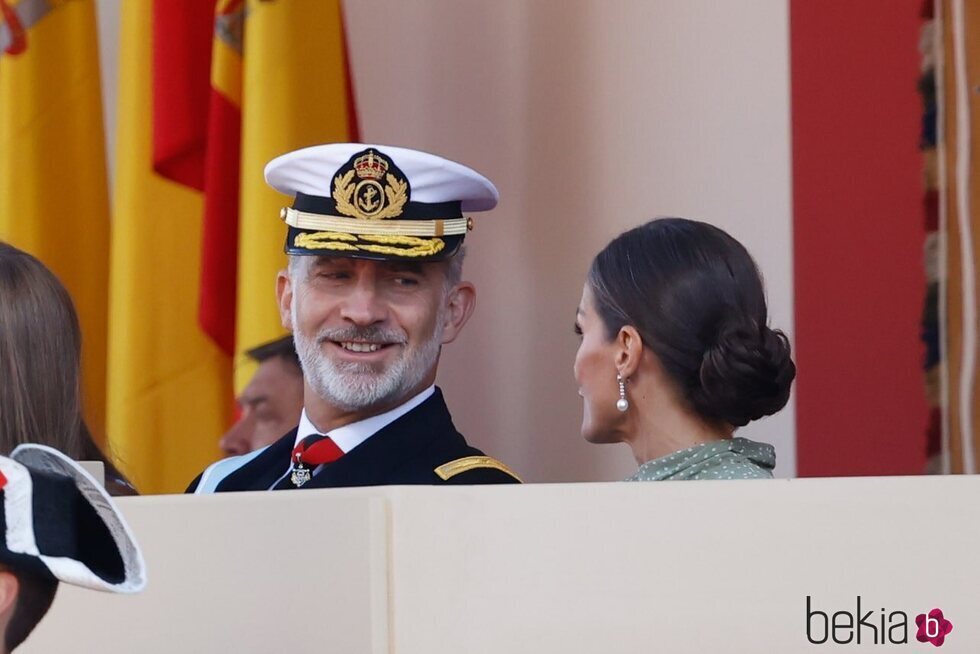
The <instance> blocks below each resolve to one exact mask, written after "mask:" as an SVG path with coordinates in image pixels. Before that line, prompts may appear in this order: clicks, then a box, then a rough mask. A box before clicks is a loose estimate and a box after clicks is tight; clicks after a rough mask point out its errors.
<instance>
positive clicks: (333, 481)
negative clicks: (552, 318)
mask: <svg viewBox="0 0 980 654" xmlns="http://www.w3.org/2000/svg"><path fill="white" fill-rule="evenodd" d="M295 441H296V430H295V429H293V430H292V431H291V432H289V433H288V434H286V435H285V436H283V437H282V438H280V439H279V440H278V441H276V442H275V443H273V444H272V445H269V446H268V447H266V448H265V449H264V450H262V451H260V452H259V453H258V454H257V455H255V456H252V457H249V455H245V456H244V457H241V458H242V459H244V460H245V462H244V464H243V465H241V466H240V467H238V468H237V469H234V468H232V469H231V471H230V472H226V473H222V474H223V475H224V477H223V479H221V480H220V481H219V482H218V483H217V485H216V486H215V485H214V482H213V480H211V481H210V482H209V484H208V486H210V487H213V489H214V492H223V491H251V490H267V489H269V488H270V487H272V485H273V484H276V480H278V479H279V478H280V477H282V476H283V475H284V474H285V473H286V471H287V470H288V469H289V465H290V456H291V454H292V450H293V446H294V444H295ZM206 472H207V471H205V473H202V475H204V474H206ZM202 475H198V477H197V479H195V480H194V481H193V482H192V483H191V485H190V487H189V488H188V489H187V491H188V492H195V490H196V489H197V487H198V484H199V482H200V481H201V478H202ZM519 482H520V480H519V479H518V478H517V477H516V476H515V475H514V474H513V473H512V472H510V470H508V469H507V467H506V466H504V465H503V464H502V463H500V462H499V461H497V460H496V459H492V458H490V457H488V456H485V455H484V454H483V452H481V451H480V450H478V449H476V448H475V447H470V446H469V445H467V444H466V441H465V440H464V439H463V436H462V435H461V434H460V433H459V432H457V431H456V428H455V427H454V426H453V421H452V417H451V416H450V415H449V409H447V408H446V403H445V401H444V400H443V398H442V392H441V391H440V390H439V389H438V388H436V389H435V392H434V393H433V394H432V396H431V397H429V398H428V399H427V400H425V401H424V402H423V403H422V404H420V405H419V406H417V407H415V408H414V409H412V410H411V411H409V412H408V413H406V414H405V415H403V416H401V417H400V418H398V419H397V420H395V421H394V422H392V423H391V424H389V425H387V426H386V427H383V428H382V429H380V430H379V431H378V432H377V433H375V434H374V435H373V436H371V437H370V438H368V439H367V440H366V441H364V442H363V443H361V444H360V445H358V446H357V447H355V448H354V449H353V450H351V451H350V452H347V453H346V454H344V456H342V457H341V458H340V459H338V460H337V461H335V462H333V463H330V464H328V465H326V466H324V467H323V468H322V469H321V470H320V471H319V472H318V473H317V474H315V475H314V476H313V478H312V479H310V480H309V481H308V482H307V483H306V484H304V485H303V488H334V487H339V486H381V485H387V484H506V483H519ZM293 488H294V486H293V484H292V483H291V482H290V480H289V476H288V475H287V476H286V479H285V480H283V481H282V482H280V483H278V484H276V490H280V489H293Z"/></svg>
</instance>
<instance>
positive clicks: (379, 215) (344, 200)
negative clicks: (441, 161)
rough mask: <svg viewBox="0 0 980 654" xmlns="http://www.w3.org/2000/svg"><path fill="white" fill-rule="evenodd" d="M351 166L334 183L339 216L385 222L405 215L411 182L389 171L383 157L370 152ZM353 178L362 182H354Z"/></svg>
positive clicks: (388, 163) (355, 160) (389, 165)
mask: <svg viewBox="0 0 980 654" xmlns="http://www.w3.org/2000/svg"><path fill="white" fill-rule="evenodd" d="M348 165H349V166H351V167H350V169H348V170H347V171H346V172H340V173H339V174H338V175H337V176H336V177H335V178H334V180H333V187H334V188H333V199H334V202H335V203H336V205H337V211H338V212H339V213H341V214H343V215H345V216H350V217H351V218H359V219H362V220H383V219H385V218H395V217H397V216H400V215H401V214H402V211H403V209H404V207H405V203H406V202H408V181H407V180H405V179H404V178H401V177H398V176H396V175H395V174H393V173H392V172H388V171H389V170H390V169H391V168H392V166H391V162H390V161H389V160H388V159H387V158H385V156H384V155H382V154H381V153H376V152H375V151H374V150H368V151H367V152H366V153H364V154H362V155H361V156H359V157H357V158H356V159H354V161H353V164H348ZM343 170H344V169H343V168H342V169H341V171H343ZM395 170H396V171H397V170H398V169H397V168H395ZM354 175H357V177H358V179H360V180H361V181H359V182H356V183H355V182H354ZM382 179H384V182H385V183H384V185H382V184H381V181H380V180H382Z"/></svg>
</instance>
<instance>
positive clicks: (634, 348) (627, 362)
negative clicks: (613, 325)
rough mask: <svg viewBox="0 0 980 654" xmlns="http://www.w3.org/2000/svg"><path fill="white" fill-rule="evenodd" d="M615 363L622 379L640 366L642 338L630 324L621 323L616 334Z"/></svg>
mask: <svg viewBox="0 0 980 654" xmlns="http://www.w3.org/2000/svg"><path fill="white" fill-rule="evenodd" d="M615 352H616V354H615V357H616V359H615V365H616V372H618V373H619V374H620V375H621V376H622V378H623V379H629V378H630V377H632V376H633V373H635V372H636V369H637V368H639V367H640V359H641V358H642V357H643V339H642V338H640V332H638V331H636V327H633V326H632V325H623V326H622V327H621V328H620V330H619V333H618V334H616V350H615Z"/></svg>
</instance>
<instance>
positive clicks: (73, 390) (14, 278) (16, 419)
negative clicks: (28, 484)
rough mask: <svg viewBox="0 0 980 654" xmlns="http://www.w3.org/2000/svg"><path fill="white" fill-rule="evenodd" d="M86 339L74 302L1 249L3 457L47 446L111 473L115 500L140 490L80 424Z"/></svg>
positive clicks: (30, 264) (34, 262) (32, 266)
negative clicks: (29, 445) (24, 448)
mask: <svg viewBox="0 0 980 654" xmlns="http://www.w3.org/2000/svg"><path fill="white" fill-rule="evenodd" d="M81 352H82V334H81V329H80V327H79V322H78V314H77V313H76V312H75V306H74V304H73V303H72V300H71V296H70V295H69V294H68V291H67V290H66V289H65V287H64V286H63V285H62V283H61V282H60V281H59V280H58V278H57V277H55V275H54V274H53V273H52V272H51V271H50V270H48V268H47V267H46V266H45V265H44V264H43V263H41V262H40V261H39V260H38V259H37V258H35V257H33V256H32V255H30V254H28V253H27V252H24V251H23V250H19V249H18V248H16V247H14V246H12V245H9V244H7V243H3V242H0V380H3V381H2V383H0V454H9V453H10V452H11V451H12V450H13V449H14V448H15V447H16V446H17V445H18V444H20V443H43V444H45V445H50V446H51V447H54V448H56V449H58V450H59V451H61V452H64V453H65V454H67V455H68V456H70V457H71V458H73V459H75V460H86V459H90V460H97V461H102V462H103V463H104V464H105V466H106V485H107V487H108V488H110V490H111V492H113V494H133V493H135V490H134V489H133V487H132V485H130V484H129V482H128V480H126V478H125V477H124V476H123V475H122V474H121V473H120V472H119V471H118V470H117V469H116V467H115V466H114V465H113V463H112V461H111V460H109V458H107V457H106V456H105V454H104V453H103V452H102V451H101V450H100V449H99V447H98V445H97V444H96V442H95V440H94V439H93V437H92V434H91V433H90V432H89V429H88V427H87V426H86V424H85V421H84V419H83V417H82V382H81Z"/></svg>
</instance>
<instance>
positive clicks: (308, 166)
mask: <svg viewBox="0 0 980 654" xmlns="http://www.w3.org/2000/svg"><path fill="white" fill-rule="evenodd" d="M265 174H266V180H267V181H268V182H269V184H270V185H271V186H272V187H273V188H275V189H276V190H278V191H280V192H281V193H284V194H286V195H290V196H293V197H294V198H295V199H294V202H293V205H292V206H291V207H289V208H286V209H284V210H283V213H282V217H283V220H284V221H285V222H286V224H287V225H288V231H287V236H286V246H285V250H286V253H287V254H288V255H289V265H288V268H287V269H286V270H284V271H282V272H281V273H280V274H279V278H278V282H277V284H278V285H277V294H278V300H279V309H280V315H281V318H282V324H283V326H284V327H286V328H287V329H289V330H290V331H291V332H292V333H293V337H294V339H295V342H296V350H297V352H298V354H299V359H300V362H301V364H302V367H303V372H304V378H305V406H306V409H307V412H311V410H312V411H313V412H314V413H315V414H316V418H315V419H316V420H317V421H318V423H328V424H320V425H319V426H320V427H321V428H322V429H327V428H329V427H330V426H331V425H330V424H329V423H333V424H334V425H336V424H343V423H345V422H351V421H354V420H360V419H363V418H365V417H369V416H372V415H377V414H380V413H383V412H385V411H387V410H389V409H392V408H394V407H396V406H398V405H400V404H402V403H404V402H405V401H407V400H409V399H411V398H412V397H413V396H415V395H417V394H418V393H420V392H421V391H423V390H425V389H426V388H428V387H429V386H431V385H432V384H433V383H434V382H435V376H436V368H437V366H438V362H439V356H440V352H441V348H442V346H443V345H445V344H447V343H450V342H452V341H453V340H454V339H455V338H456V337H457V335H458V334H459V333H460V330H461V329H462V328H463V326H464V325H465V324H466V321H467V320H468V318H469V316H470V315H471V313H472V311H473V309H474V306H475V299H476V291H475V288H474V287H473V285H472V284H471V283H469V282H465V281H462V279H461V275H462V263H463V239H464V237H465V236H466V233H467V231H469V229H471V228H472V224H473V223H472V219H471V218H469V217H467V216H465V215H464V214H465V213H469V212H474V211H484V210H488V209H492V208H493V207H494V206H495V205H496V203H497V197H498V196H497V190H496V188H494V186H493V184H492V183H491V182H490V181H489V180H488V179H486V178H485V177H483V176H482V175H480V174H478V173H476V172H475V171H473V170H471V169H469V168H467V167H466V166H463V165H460V164H458V163H455V162H452V161H448V160H446V159H443V158H442V157H438V156H435V155H432V154H428V153H425V152H419V151H415V150H407V149H404V148H397V147H389V146H375V145H363V144H350V143H342V144H332V145H322V146H316V147H311V148H306V149H303V150H298V151H296V152H292V153H289V154H286V155H283V156H281V157H279V158H277V159H275V160H273V161H272V162H270V163H269V165H268V166H267V167H266V171H265Z"/></svg>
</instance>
